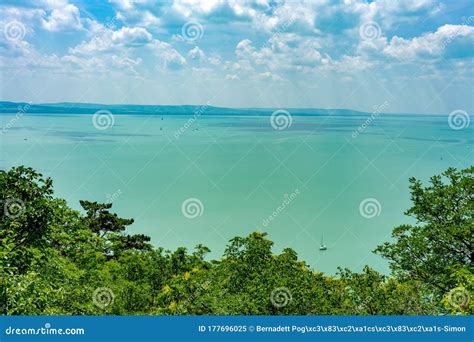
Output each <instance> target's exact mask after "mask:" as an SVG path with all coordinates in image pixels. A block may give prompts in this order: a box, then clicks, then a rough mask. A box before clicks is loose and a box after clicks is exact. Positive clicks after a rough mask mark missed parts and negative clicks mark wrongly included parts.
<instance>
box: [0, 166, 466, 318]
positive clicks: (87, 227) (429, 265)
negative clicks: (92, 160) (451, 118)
mask: <svg viewBox="0 0 474 342" xmlns="http://www.w3.org/2000/svg"><path fill="white" fill-rule="evenodd" d="M473 171H474V168H473V167H471V168H468V169H466V170H461V171H458V170H455V169H448V170H447V171H446V172H444V173H443V174H442V175H440V176H434V177H432V178H431V182H430V185H428V186H423V184H422V183H421V181H419V180H416V179H410V182H411V186H410V189H411V194H412V195H411V197H412V202H413V206H412V207H411V208H410V209H408V211H407V212H406V214H407V215H409V216H413V217H414V218H415V219H416V224H414V225H402V226H399V227H396V228H395V229H394V230H393V239H392V240H391V241H389V242H387V243H384V244H382V245H380V246H379V247H377V249H376V250H375V252H376V253H379V254H380V255H382V256H383V257H385V258H387V259H388V260H389V262H390V266H391V270H392V273H391V274H390V275H384V274H380V273H379V272H377V271H376V270H374V269H372V268H370V267H369V266H366V267H365V268H364V269H363V271H362V272H360V273H357V272H353V271H351V270H348V269H340V270H339V272H338V273H337V274H336V275H334V276H332V275H325V274H323V273H321V272H318V271H315V270H313V269H311V268H310V267H309V265H308V264H306V263H305V262H304V261H301V260H299V259H298V256H297V253H296V252H295V251H294V250H293V249H291V248H286V249H284V250H283V251H282V252H281V253H280V254H275V253H274V252H273V251H272V245H273V243H272V241H270V240H269V239H268V236H267V234H266V233H263V232H254V233H252V234H250V235H248V236H246V237H235V238H233V239H231V240H230V241H229V243H228V244H227V246H226V249H225V252H224V254H223V255H222V257H221V258H220V259H219V260H207V258H206V256H207V254H208V253H209V252H210V250H209V249H208V248H207V247H206V246H203V245H198V246H196V247H195V249H194V250H192V251H188V250H187V249H186V248H184V247H180V248H178V249H176V250H175V251H169V250H165V249H163V248H157V247H154V246H153V245H152V244H151V243H150V238H149V237H148V236H146V235H143V234H135V235H130V234H128V233H127V226H129V225H130V224H132V223H133V219H125V218H121V217H119V216H118V215H117V214H116V213H113V212H112V211H111V210H112V204H111V203H97V202H89V201H81V202H80V204H81V206H82V208H83V209H84V210H83V212H79V211H76V210H73V209H72V208H70V207H69V206H68V205H67V203H66V201H65V200H63V199H58V198H55V197H54V196H53V182H52V180H51V179H49V178H44V177H43V176H42V175H41V174H39V173H38V172H36V171H35V170H33V169H31V168H27V167H23V166H21V167H16V168H12V169H10V170H8V171H0V201H1V204H2V206H3V210H1V211H0V314H7V315H39V314H42V315H109V314H114V315H125V314H127V315H138V314H145V315H187V314H189V315H204V314H206V315H237V314H239V315H250V314H252V315H308V314H310V315H420V314H472V313H473V312H474V306H473V301H472V300H470V299H471V298H472V291H473V288H472V283H473V282H472V281H473V251H472V244H473V213H474V210H473V209H474V204H473V193H474V192H473V189H474V181H473Z"/></svg>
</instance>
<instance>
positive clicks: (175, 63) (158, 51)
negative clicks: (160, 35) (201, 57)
mask: <svg viewBox="0 0 474 342" xmlns="http://www.w3.org/2000/svg"><path fill="white" fill-rule="evenodd" d="M148 47H149V48H150V49H151V51H152V52H153V54H154V55H155V56H156V57H157V58H158V60H159V61H160V62H161V65H160V66H162V67H164V68H167V69H174V70H176V69H181V68H182V67H183V66H184V65H185V64H186V59H185V58H184V57H183V56H182V55H181V54H180V53H179V52H178V51H176V50H175V49H174V48H173V47H172V46H171V45H170V44H168V43H166V42H162V41H159V40H154V41H153V42H152V43H151V44H149V46H148Z"/></svg>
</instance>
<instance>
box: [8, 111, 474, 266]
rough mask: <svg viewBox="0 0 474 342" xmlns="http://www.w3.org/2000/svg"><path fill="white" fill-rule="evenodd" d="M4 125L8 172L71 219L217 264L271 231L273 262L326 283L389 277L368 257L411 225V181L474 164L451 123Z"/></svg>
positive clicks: (64, 119)
mask: <svg viewBox="0 0 474 342" xmlns="http://www.w3.org/2000/svg"><path fill="white" fill-rule="evenodd" d="M0 118H1V124H2V127H3V134H1V145H0V147H1V154H0V167H1V168H2V169H8V168H10V167H12V166H17V165H22V164H23V165H27V166H31V167H33V168H35V169H37V170H39V171H40V172H42V173H43V174H44V175H46V176H50V177H52V178H53V180H54V188H55V195H56V196H57V197H62V198H65V199H67V201H68V203H69V204H70V205H71V206H72V207H74V208H77V209H79V208H80V206H79V200H80V199H87V200H94V201H99V202H112V203H113V209H114V210H115V211H116V212H117V213H118V214H119V215H120V216H122V217H127V218H128V217H132V218H134V219H135V223H134V224H133V226H131V228H130V231H131V232H133V233H144V234H147V235H149V236H151V238H152V242H153V244H154V245H156V246H162V247H164V248H166V249H174V248H176V247H178V246H185V247H188V248H192V247H193V246H195V245H197V244H199V243H202V244H204V245H206V246H208V247H209V248H211V250H212V253H211V255H210V257H212V258H218V257H220V255H221V254H222V252H223V250H224V247H225V244H226V242H227V241H228V240H229V239H231V238H232V237H234V236H237V235H239V236H245V235H247V234H249V233H250V232H252V231H255V230H259V231H265V232H267V233H268V234H269V238H270V239H271V240H273V241H274V242H275V246H274V249H275V251H276V252H279V251H281V250H282V249H283V248H285V247H291V248H293V249H294V250H295V251H296V252H297V253H298V255H299V257H300V258H301V259H303V260H305V261H306V262H307V263H308V264H310V265H311V266H312V267H314V268H315V269H316V270H321V271H324V272H328V273H330V274H333V273H335V272H336V268H337V266H341V267H348V268H351V269H353V270H360V269H361V268H362V267H363V266H364V265H365V264H369V265H371V266H373V267H374V268H376V269H377V270H380V271H382V272H386V271H387V264H386V262H385V261H384V260H383V259H381V258H380V257H378V256H376V255H374V254H373V253H372V252H371V251H372V250H373V249H374V248H375V247H376V246H377V245H378V244H380V243H382V242H384V241H387V240H388V239H389V238H390V233H391V230H392V228H393V227H395V226H396V225H399V224H402V223H409V222H412V220H411V219H409V218H407V217H405V216H404V215H403V212H404V211H405V210H406V209H407V208H409V206H410V197H409V189H408V184H409V183H408V178H409V177H411V176H415V177H417V178H420V179H422V180H423V181H427V180H428V179H429V177H430V176H432V175H434V174H438V173H440V172H442V171H443V170H445V169H446V168H447V167H449V166H454V167H457V168H464V167H467V166H469V165H471V164H472V161H473V160H474V158H473V145H474V134H473V129H472V125H471V126H469V127H466V128H464V129H460V130H455V129H452V128H451V127H450V126H449V124H448V118H447V117H446V116H427V115H425V116H395V115H384V114H381V115H378V116H375V117H371V118H370V117H367V116H363V115H361V116H314V117H297V116H294V117H292V118H291V125H289V123H288V124H287V125H286V126H288V125H289V127H286V126H285V127H276V128H283V129H275V128H274V127H273V126H272V125H271V122H270V121H271V120H270V118H269V117H259V116H255V117H249V116H212V117H211V116H201V117H197V118H195V119H190V117H184V116H164V117H161V116H153V115H115V116H113V117H110V118H105V119H109V121H108V122H106V123H105V126H103V125H104V122H96V121H94V120H93V116H92V115H71V114H67V115H57V114H54V115H40V114H35V115H33V114H31V115H27V114H25V115H22V116H18V117H16V116H15V114H1V115H0ZM105 119H104V120H105ZM112 121H113V122H112ZM112 123H113V125H112ZM101 125H102V126H101ZM322 239H323V243H324V244H325V245H326V246H327V250H325V251H320V250H319V247H320V244H321V240H322Z"/></svg>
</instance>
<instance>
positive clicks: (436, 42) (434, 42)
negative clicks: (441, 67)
mask: <svg viewBox="0 0 474 342" xmlns="http://www.w3.org/2000/svg"><path fill="white" fill-rule="evenodd" d="M473 46H474V27H472V26H467V25H443V26H441V27H439V28H438V29H437V30H436V31H435V32H430V33H425V34H423V35H422V36H420V37H414V38H412V39H404V38H400V37H398V36H395V37H393V38H392V39H391V40H390V43H389V44H388V45H387V46H386V47H385V48H384V50H383V51H384V53H385V54H387V55H388V56H391V57H395V58H398V59H402V60H415V59H430V58H438V57H445V58H463V57H470V56H473V55H474V48H473Z"/></svg>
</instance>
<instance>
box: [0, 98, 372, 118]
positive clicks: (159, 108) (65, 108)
mask: <svg viewBox="0 0 474 342" xmlns="http://www.w3.org/2000/svg"><path fill="white" fill-rule="evenodd" d="M278 109H284V110H287V111H288V112H290V113H291V115H296V116H319V115H321V116H325V115H370V114H369V113H365V112H359V111H356V110H350V109H319V108H224V107H213V106H207V105H202V106H195V105H182V106H166V105H129V104H119V105H106V104H99V103H74V102H61V103H41V104H31V105H29V104H28V103H26V102H7V101H0V113H17V112H19V111H21V112H23V113H28V114H34V113H37V114H94V113H95V112H97V111H99V110H108V111H110V112H111V113H113V114H127V115H133V114H140V115H194V114H198V115H249V116H250V115H251V116H269V115H271V114H272V113H273V112H274V111H275V110H278Z"/></svg>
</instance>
